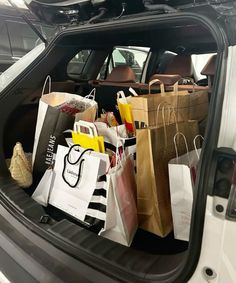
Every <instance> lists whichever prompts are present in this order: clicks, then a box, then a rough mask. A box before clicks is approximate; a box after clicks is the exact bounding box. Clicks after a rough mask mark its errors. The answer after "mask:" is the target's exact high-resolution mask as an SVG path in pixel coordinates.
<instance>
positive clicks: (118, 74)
mask: <svg viewBox="0 0 236 283" xmlns="http://www.w3.org/2000/svg"><path fill="white" fill-rule="evenodd" d="M105 81H106V82H112V83H113V82H116V83H135V74H134V72H133V70H132V69H131V68H130V67H129V66H117V67H115V68H114V69H113V70H112V71H111V73H110V74H109V75H108V76H107V78H106V80H105Z"/></svg>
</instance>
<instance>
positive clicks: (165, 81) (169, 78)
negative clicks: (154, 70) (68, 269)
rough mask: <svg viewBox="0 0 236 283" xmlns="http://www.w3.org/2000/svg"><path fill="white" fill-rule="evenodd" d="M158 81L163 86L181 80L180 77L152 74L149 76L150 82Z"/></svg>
mask: <svg viewBox="0 0 236 283" xmlns="http://www.w3.org/2000/svg"><path fill="white" fill-rule="evenodd" d="M154 79H158V80H160V81H161V82H163V84H164V85H173V84H175V83H176V82H178V81H179V80H180V79H181V76H180V75H167V74H154V75H152V76H151V78H150V81H152V80H154Z"/></svg>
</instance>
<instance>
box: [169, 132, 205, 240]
mask: <svg viewBox="0 0 236 283" xmlns="http://www.w3.org/2000/svg"><path fill="white" fill-rule="evenodd" d="M178 136H182V138H183V139H184V143H185V144H186V153H185V154H183V155H179V150H178V144H177V142H176V139H177V137H178ZM196 138H198V136H196V137H195V138H194V143H195V140H196ZM174 146H175V151H176V157H175V158H173V159H171V160H170V161H169V164H168V170H169V184H170V196H171V210H172V218H173V228H174V236H175V239H178V240H183V241H188V240H189V232H190V224H191V214H192V203H193V188H194V183H195V177H196V167H197V164H198V161H199V154H200V151H201V150H200V149H197V148H196V146H195V149H194V150H192V151H189V149H188V143H187V140H186V137H185V136H184V134H183V133H181V132H178V133H176V135H175V136H174Z"/></svg>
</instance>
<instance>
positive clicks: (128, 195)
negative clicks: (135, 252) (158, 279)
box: [100, 158, 138, 246]
mask: <svg viewBox="0 0 236 283" xmlns="http://www.w3.org/2000/svg"><path fill="white" fill-rule="evenodd" d="M117 160H118V158H117ZM108 175H109V176H110V178H111V187H110V189H109V192H110V199H109V201H108V204H107V205H108V206H107V209H108V213H107V217H111V216H112V217H115V219H114V220H113V221H115V222H114V223H113V227H112V228H111V229H108V228H107V229H104V230H103V231H101V233H100V235H101V236H103V237H105V238H108V239H110V240H112V241H115V242H118V243H120V244H122V245H125V246H130V245H131V243H132V240H133V237H134V234H135V232H136V230H137V227H138V219H137V206H136V181H135V175H134V168H133V165H132V162H131V160H130V159H129V158H127V159H123V160H120V161H118V163H117V165H116V166H115V167H114V168H112V169H111V170H110V172H109V173H108ZM114 214H115V215H114ZM111 220H112V218H111V219H110V221H109V223H112V221H111Z"/></svg>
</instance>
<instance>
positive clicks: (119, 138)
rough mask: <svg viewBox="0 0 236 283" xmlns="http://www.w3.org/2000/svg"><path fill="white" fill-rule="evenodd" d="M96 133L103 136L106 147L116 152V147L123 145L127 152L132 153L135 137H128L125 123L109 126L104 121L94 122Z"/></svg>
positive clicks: (134, 147)
mask: <svg viewBox="0 0 236 283" xmlns="http://www.w3.org/2000/svg"><path fill="white" fill-rule="evenodd" d="M94 125H95V126H96V129H97V131H98V135H101V136H103V137H104V144H105V148H106V149H110V150H112V151H114V152H116V148H117V146H118V147H124V149H125V151H126V152H127V153H128V154H133V153H134V152H135V149H136V138H135V137H129V136H128V133H127V130H126V127H125V125H119V126H115V127H109V126H108V125H107V124H106V123H103V122H95V123H94Z"/></svg>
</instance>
